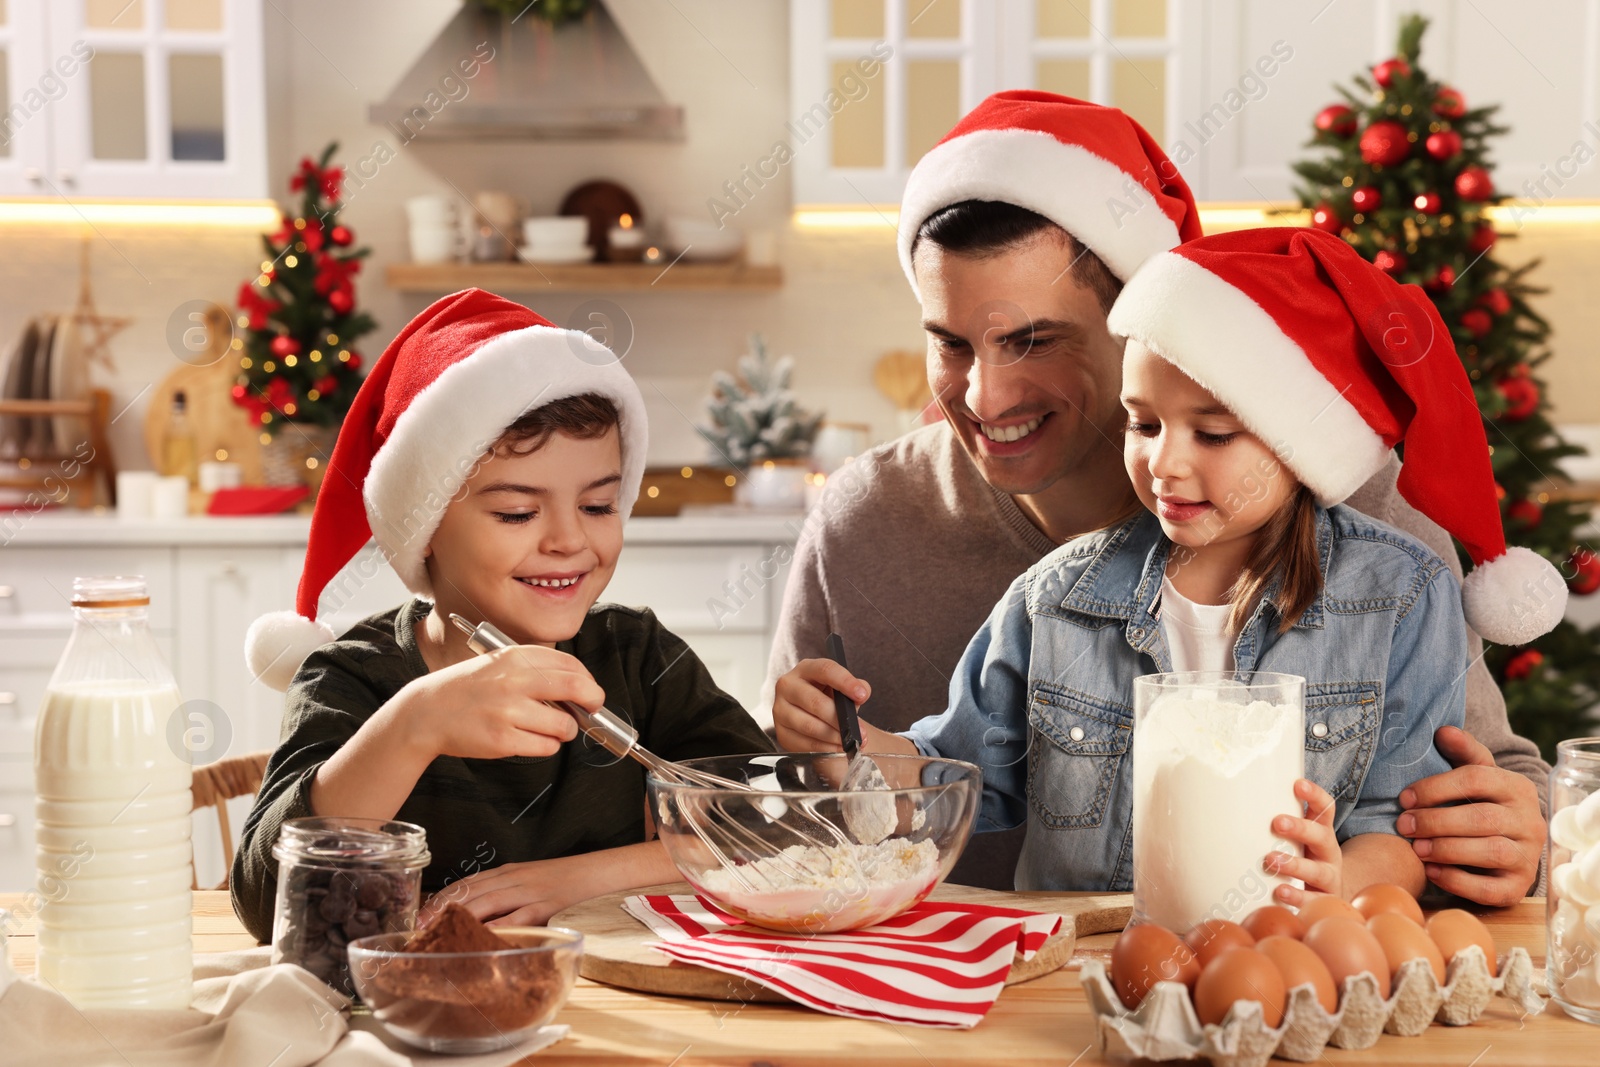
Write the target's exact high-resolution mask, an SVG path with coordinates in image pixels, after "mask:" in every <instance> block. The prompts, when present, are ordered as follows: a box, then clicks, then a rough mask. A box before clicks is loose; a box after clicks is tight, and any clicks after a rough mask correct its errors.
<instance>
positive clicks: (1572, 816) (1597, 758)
mask: <svg viewBox="0 0 1600 1067" xmlns="http://www.w3.org/2000/svg"><path fill="white" fill-rule="evenodd" d="M1549 848H1550V854H1549V857H1548V858H1549V863H1548V864H1547V867H1548V869H1549V872H1550V885H1549V889H1548V892H1547V894H1546V897H1545V909H1546V918H1547V922H1548V924H1549V939H1550V943H1549V946H1548V952H1547V955H1546V959H1547V964H1546V967H1547V970H1548V979H1549V984H1550V995H1551V996H1552V997H1554V998H1555V1000H1556V1002H1557V1003H1559V1004H1560V1005H1561V1006H1562V1008H1564V1009H1566V1012H1567V1014H1568V1015H1571V1016H1573V1017H1574V1018H1577V1019H1582V1020H1584V1021H1585V1022H1591V1023H1597V1024H1600V737H1577V738H1573V739H1571V740H1569V741H1562V742H1561V743H1560V744H1558V745H1557V746H1556V765H1555V767H1554V768H1552V769H1551V771H1550V838H1549Z"/></svg>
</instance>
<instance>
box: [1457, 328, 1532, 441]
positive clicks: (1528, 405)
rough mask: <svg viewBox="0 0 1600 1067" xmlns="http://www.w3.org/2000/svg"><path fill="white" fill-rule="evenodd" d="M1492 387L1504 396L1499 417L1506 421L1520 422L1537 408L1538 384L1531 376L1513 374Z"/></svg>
mask: <svg viewBox="0 0 1600 1067" xmlns="http://www.w3.org/2000/svg"><path fill="white" fill-rule="evenodd" d="M1467 314H1469V315H1470V314H1471V312H1470V311H1469V312H1468V313H1467ZM1494 387H1495V388H1496V389H1498V390H1499V391H1500V395H1501V396H1503V397H1505V401H1506V409H1505V411H1504V412H1503V413H1502V414H1501V416H1500V417H1501V418H1502V419H1505V420H1506V421H1507V422H1521V421H1522V420H1523V419H1525V418H1527V417H1528V416H1529V415H1532V414H1533V413H1534V412H1535V411H1538V410H1539V384H1538V383H1537V382H1535V381H1534V380H1533V379H1532V378H1527V377H1523V376H1521V375H1516V374H1513V375H1512V376H1511V377H1509V378H1501V379H1500V380H1499V381H1498V382H1495V383H1494Z"/></svg>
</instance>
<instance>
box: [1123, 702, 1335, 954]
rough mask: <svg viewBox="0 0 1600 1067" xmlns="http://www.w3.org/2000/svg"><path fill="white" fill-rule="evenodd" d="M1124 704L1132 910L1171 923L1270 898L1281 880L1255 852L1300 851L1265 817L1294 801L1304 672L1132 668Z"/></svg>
mask: <svg viewBox="0 0 1600 1067" xmlns="http://www.w3.org/2000/svg"><path fill="white" fill-rule="evenodd" d="M1133 705H1134V706H1133V921H1134V922H1154V923H1159V924H1160V925H1162V926H1165V927H1166V928H1167V929H1169V930H1173V931H1175V932H1176V933H1178V934H1179V935H1182V934H1183V933H1185V932H1186V931H1188V930H1189V928H1190V927H1192V926H1194V925H1195V924H1196V923H1198V922H1200V921H1201V920H1203V919H1229V920H1232V921H1233V922H1238V921H1239V920H1240V919H1242V918H1244V916H1246V915H1248V914H1249V913H1250V912H1252V911H1254V910H1255V909H1256V908H1258V907H1260V906H1261V905H1263V904H1270V903H1271V902H1272V900H1271V893H1272V889H1273V887H1274V886H1276V885H1278V884H1280V883H1286V882H1290V881H1291V880H1290V879H1288V878H1284V877H1283V876H1281V875H1271V874H1268V873H1267V872H1266V871H1265V870H1263V869H1262V866H1261V864H1262V861H1263V860H1264V859H1265V858H1266V855H1267V853H1268V852H1271V851H1273V850H1277V851H1280V852H1293V853H1294V854H1295V855H1299V846H1298V845H1295V844H1292V843H1291V842H1288V841H1285V840H1284V839H1282V838H1280V837H1277V836H1276V835H1274V834H1273V832H1272V820H1273V817H1274V816H1276V815H1279V814H1284V815H1297V814H1300V813H1301V810H1302V809H1301V805H1300V802H1299V801H1298V800H1296V799H1295V795H1294V782H1295V779H1296V778H1301V777H1303V776H1304V775H1305V762H1306V751H1305V679H1304V678H1300V677H1298V676H1296V675H1292V674H1271V673H1268V672H1265V671H1258V672H1256V673H1254V674H1235V673H1232V672H1225V671H1191V672H1185V673H1177V674H1149V675H1145V676H1143V677H1141V678H1135V679H1134V681H1133ZM1294 884H1298V883H1294Z"/></svg>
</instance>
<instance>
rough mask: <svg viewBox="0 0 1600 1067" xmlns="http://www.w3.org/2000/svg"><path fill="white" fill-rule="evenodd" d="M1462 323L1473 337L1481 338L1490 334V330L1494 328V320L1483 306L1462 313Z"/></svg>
mask: <svg viewBox="0 0 1600 1067" xmlns="http://www.w3.org/2000/svg"><path fill="white" fill-rule="evenodd" d="M1461 325H1462V326H1464V327H1466V330H1467V332H1468V333H1470V334H1471V335H1472V336H1473V337H1476V338H1479V339H1480V340H1481V339H1482V338H1484V337H1486V336H1488V333H1489V331H1490V330H1492V329H1494V320H1493V319H1491V318H1490V317H1489V313H1488V312H1487V311H1485V310H1483V309H1482V308H1473V309H1471V310H1470V311H1463V312H1462V313H1461Z"/></svg>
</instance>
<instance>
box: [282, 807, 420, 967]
mask: <svg viewBox="0 0 1600 1067" xmlns="http://www.w3.org/2000/svg"><path fill="white" fill-rule="evenodd" d="M272 855H273V856H274V857H275V858H276V859H277V861H278V893H277V901H276V905H275V907H274V910H273V921H272V962H273V963H295V964H299V965H300V966H301V967H304V968H305V969H306V970H308V971H310V972H311V973H312V974H314V975H316V976H317V977H318V978H320V979H321V980H322V981H324V982H326V983H327V984H328V985H330V986H332V987H333V988H335V989H337V990H339V991H340V992H341V993H344V994H346V995H347V996H355V987H354V986H353V985H352V984H351V981H350V965H349V960H348V958H347V956H346V952H345V947H346V946H347V945H348V944H349V943H350V942H351V941H354V940H355V939H356V938H358V937H370V936H372V935H373V934H388V933H398V932H402V931H406V930H410V929H412V928H413V927H414V926H415V925H416V920H417V904H418V901H419V899H420V895H421V890H422V871H423V869H424V868H425V867H427V866H428V860H429V855H428V845H427V835H426V833H425V832H424V831H423V829H422V827H420V826H417V825H416V824H414V823H408V822H399V821H396V820H392V819H357V818H341V817H325V816H317V817H312V818H305V819H289V820H287V821H286V822H285V823H284V824H283V827H282V829H281V830H280V831H279V833H278V842H277V844H276V845H274V846H273V849H272Z"/></svg>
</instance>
